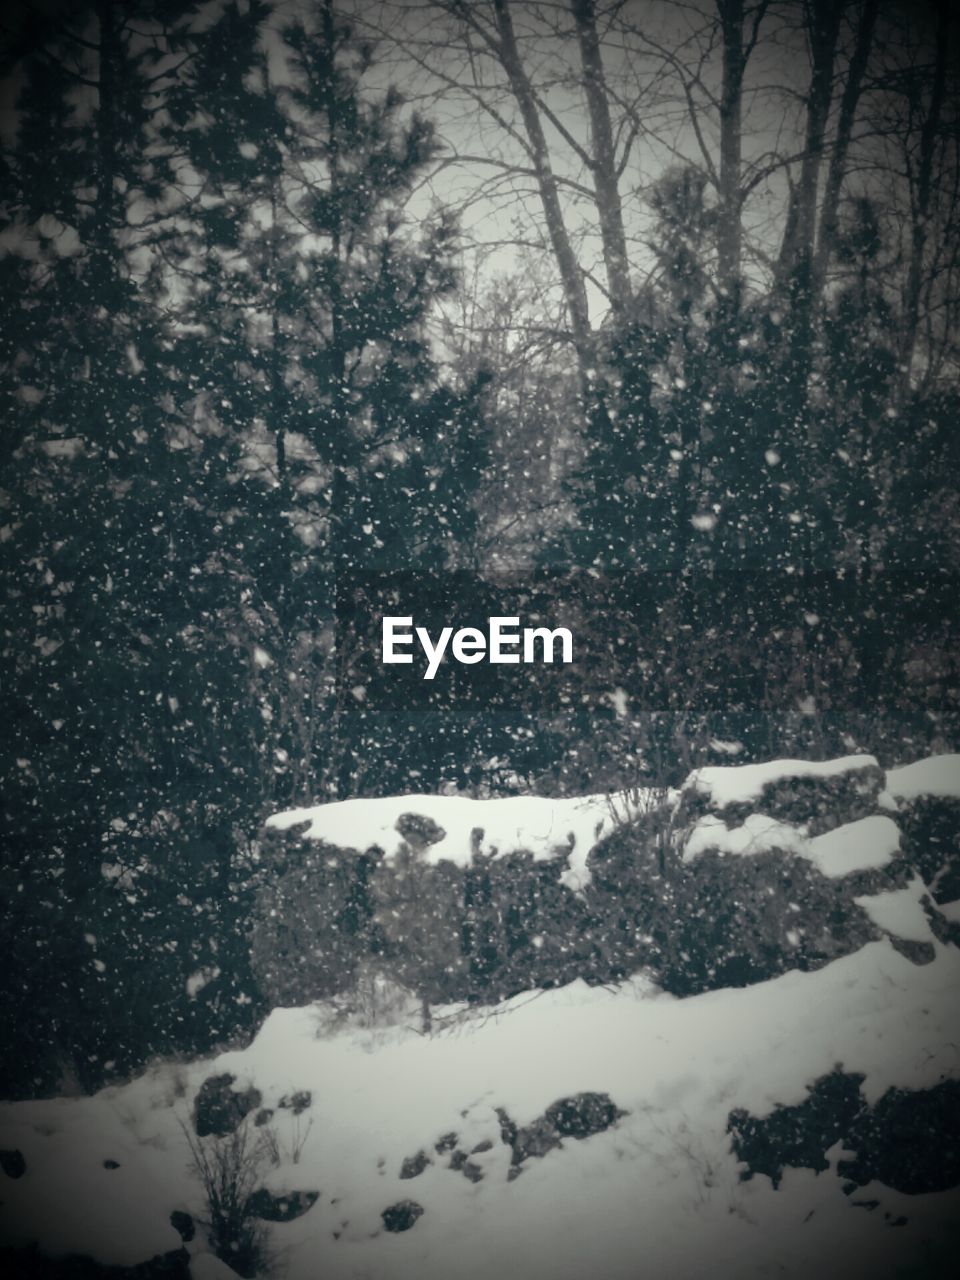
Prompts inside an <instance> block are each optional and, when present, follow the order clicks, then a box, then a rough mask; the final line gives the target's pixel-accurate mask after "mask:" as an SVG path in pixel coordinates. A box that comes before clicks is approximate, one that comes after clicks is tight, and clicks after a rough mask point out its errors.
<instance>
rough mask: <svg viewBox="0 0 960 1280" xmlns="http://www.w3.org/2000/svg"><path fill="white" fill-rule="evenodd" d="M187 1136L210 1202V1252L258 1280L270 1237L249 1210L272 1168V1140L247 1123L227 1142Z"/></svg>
mask: <svg viewBox="0 0 960 1280" xmlns="http://www.w3.org/2000/svg"><path fill="white" fill-rule="evenodd" d="M183 1131H184V1133H185V1134H186V1136H187V1141H188V1143H189V1144H190V1152H191V1154H192V1156H193V1167H194V1170H195V1172H196V1173H197V1175H198V1176H199V1178H200V1181H201V1183H202V1185H203V1190H204V1194H205V1196H206V1200H207V1212H208V1218H207V1226H208V1241H209V1244H210V1248H211V1250H212V1251H213V1252H214V1253H215V1254H216V1256H217V1257H218V1258H220V1259H221V1260H222V1261H223V1262H225V1263H227V1265H228V1266H230V1267H232V1268H233V1270H234V1271H236V1273H237V1274H238V1275H240V1276H244V1277H251V1276H255V1275H256V1274H257V1273H258V1272H259V1271H261V1270H263V1268H264V1266H265V1263H266V1241H267V1233H266V1228H265V1227H264V1226H263V1224H262V1223H261V1222H259V1221H258V1220H257V1219H256V1218H255V1217H254V1216H253V1213H252V1212H251V1208H250V1206H251V1203H253V1204H255V1201H253V1200H252V1197H253V1193H254V1191H255V1190H256V1188H257V1184H258V1183H259V1181H260V1175H261V1172H262V1170H263V1169H264V1166H265V1165H267V1164H268V1163H270V1145H269V1142H268V1139H267V1137H266V1135H265V1133H264V1132H256V1133H251V1131H250V1129H249V1127H248V1124H247V1121H246V1120H244V1121H243V1122H242V1123H241V1124H240V1125H238V1126H237V1128H236V1129H235V1130H234V1131H233V1133H229V1134H227V1135H226V1136H223V1137H215V1136H212V1137H207V1138H194V1136H193V1135H192V1134H191V1133H190V1131H189V1129H188V1128H187V1127H186V1126H183Z"/></svg>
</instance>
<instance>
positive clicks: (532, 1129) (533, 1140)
mask: <svg viewBox="0 0 960 1280" xmlns="http://www.w3.org/2000/svg"><path fill="white" fill-rule="evenodd" d="M559 1146H560V1135H559V1134H558V1133H557V1131H556V1129H555V1128H554V1126H553V1124H552V1122H551V1121H549V1120H548V1119H547V1118H546V1117H545V1116H538V1117H537V1119H536V1120H534V1122H533V1124H528V1125H527V1126H526V1128H524V1129H518V1130H517V1136H516V1138H515V1139H514V1143H513V1163H514V1164H522V1163H523V1161H524V1160H529V1159H530V1158H531V1156H532V1157H535V1158H536V1159H542V1157H543V1156H545V1155H546V1154H547V1152H548V1151H552V1150H553V1149H554V1148H555V1147H559Z"/></svg>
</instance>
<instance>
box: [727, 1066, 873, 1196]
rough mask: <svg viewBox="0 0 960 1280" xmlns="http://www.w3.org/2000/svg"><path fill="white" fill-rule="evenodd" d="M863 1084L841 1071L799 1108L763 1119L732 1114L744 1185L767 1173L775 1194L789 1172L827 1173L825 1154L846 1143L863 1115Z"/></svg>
mask: <svg viewBox="0 0 960 1280" xmlns="http://www.w3.org/2000/svg"><path fill="white" fill-rule="evenodd" d="M863 1080H864V1077H863V1076H862V1075H858V1074H855V1073H852V1072H851V1073H846V1072H843V1071H841V1070H839V1068H838V1069H837V1070H836V1071H832V1072H831V1073H830V1074H829V1075H826V1076H821V1077H820V1079H819V1080H817V1081H816V1082H815V1083H814V1084H813V1086H812V1087H811V1089H810V1091H809V1096H808V1097H807V1098H806V1099H805V1100H804V1101H803V1102H801V1103H799V1104H798V1105H797V1106H786V1107H785V1106H779V1105H778V1106H776V1107H774V1109H773V1111H772V1112H771V1114H770V1115H769V1116H767V1117H765V1118H763V1119H757V1118H756V1117H755V1116H751V1115H750V1113H749V1112H747V1111H742V1110H736V1111H731V1112H730V1115H729V1118H728V1121H727V1132H728V1133H731V1134H732V1135H733V1150H734V1152H735V1153H736V1156H737V1159H738V1160H741V1161H743V1162H744V1163H745V1164H746V1165H747V1168H746V1169H744V1170H743V1171H742V1172H741V1174H740V1180H741V1181H742V1182H747V1181H749V1179H750V1178H752V1177H753V1176H754V1174H756V1173H765V1174H766V1175H767V1177H768V1178H769V1179H770V1181H771V1182H772V1183H773V1186H774V1189H776V1188H777V1187H779V1185H780V1179H781V1178H782V1177H783V1171H784V1168H786V1167H787V1166H790V1167H791V1168H797V1169H813V1170H814V1172H816V1173H820V1172H822V1171H823V1170H824V1169H828V1168H829V1167H830V1165H829V1161H828V1160H827V1158H826V1152H827V1151H828V1150H829V1149H830V1147H832V1146H833V1145H834V1143H836V1142H838V1141H839V1140H840V1139H841V1138H844V1139H845V1137H846V1134H847V1133H849V1132H850V1130H851V1129H852V1127H853V1125H854V1124H855V1123H856V1121H857V1119H858V1118H859V1116H860V1115H861V1113H862V1111H863V1109H864V1102H863V1098H862V1097H861V1094H860V1085H861V1084H862V1083H863Z"/></svg>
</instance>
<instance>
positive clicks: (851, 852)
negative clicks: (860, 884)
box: [804, 814, 900, 879]
mask: <svg viewBox="0 0 960 1280" xmlns="http://www.w3.org/2000/svg"><path fill="white" fill-rule="evenodd" d="M899 852H900V828H899V827H898V826H897V824H896V823H895V822H894V821H893V819H892V818H887V817H885V816H883V815H882V814H875V815H874V816H873V817H870V818H861V819H860V820H859V821H858V822H847V823H845V824H844V825H843V826H842V827H835V828H834V830H833V831H828V832H826V833H825V834H824V835H822V836H816V837H814V839H813V840H811V841H810V842H809V845H808V846H807V849H806V851H805V853H804V856H805V857H808V858H809V859H810V860H811V862H813V863H815V864H816V866H817V867H818V868H819V870H820V871H822V872H823V874H824V875H825V876H829V877H830V878H831V879H835V878H838V877H840V876H846V875H850V873H851V872H853V871H868V870H871V869H873V868H874V867H885V866H887V865H888V863H890V862H891V860H892V859H893V858H895V857H896V855H897V854H898V853H899Z"/></svg>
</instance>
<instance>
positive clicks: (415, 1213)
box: [380, 1200, 423, 1233]
mask: <svg viewBox="0 0 960 1280" xmlns="http://www.w3.org/2000/svg"><path fill="white" fill-rule="evenodd" d="M380 1217H381V1218H382V1219H383V1227H384V1230H385V1231H392V1232H394V1233H398V1232H400V1231H409V1230H410V1228H411V1227H412V1226H413V1224H414V1223H415V1222H416V1221H417V1219H418V1218H421V1217H423V1205H420V1204H417V1202H416V1200H398V1201H397V1203H396V1204H392V1205H390V1207H389V1208H387V1209H384V1210H383V1212H382V1213H381V1214H380Z"/></svg>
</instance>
